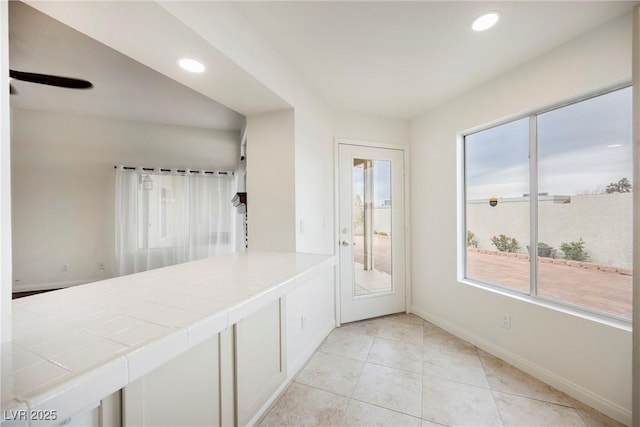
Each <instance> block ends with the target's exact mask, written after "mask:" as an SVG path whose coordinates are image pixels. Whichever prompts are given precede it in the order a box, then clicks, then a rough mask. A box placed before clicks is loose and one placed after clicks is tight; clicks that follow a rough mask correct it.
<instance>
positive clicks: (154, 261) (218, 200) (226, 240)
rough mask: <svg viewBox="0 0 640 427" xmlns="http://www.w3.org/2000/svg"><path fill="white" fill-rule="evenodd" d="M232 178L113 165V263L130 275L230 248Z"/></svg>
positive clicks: (232, 239) (232, 241) (232, 232)
mask: <svg viewBox="0 0 640 427" xmlns="http://www.w3.org/2000/svg"><path fill="white" fill-rule="evenodd" d="M234 193H235V190H234V179H233V176H232V175H231V174H228V175H225V174H218V173H217V172H216V173H213V174H208V173H205V172H204V171H200V172H198V173H191V172H190V171H189V170H186V171H185V172H178V171H177V170H171V171H165V170H162V171H160V170H158V169H155V170H145V169H142V168H136V169H135V170H131V169H125V168H124V167H121V166H120V167H117V168H116V201H115V228H116V236H115V239H116V263H117V267H118V274H119V275H124V274H131V273H137V272H139V271H145V270H150V269H153V268H158V267H164V266H167V265H173V264H178V263H181V262H186V261H192V260H196V259H200V258H206V257H209V256H212V255H218V254H223V253H227V252H232V251H234V250H235V247H236V244H235V237H236V236H235V234H236V233H235V229H236V225H235V218H236V216H235V215H233V211H232V209H233V206H232V204H231V199H232V198H233V194H234Z"/></svg>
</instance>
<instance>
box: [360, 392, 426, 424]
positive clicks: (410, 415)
mask: <svg viewBox="0 0 640 427" xmlns="http://www.w3.org/2000/svg"><path fill="white" fill-rule="evenodd" d="M351 400H355V401H356V402H360V403H365V404H367V405H371V406H375V407H376V408H380V409H385V410H387V411H391V412H395V413H396V414H400V415H407V416H409V417H412V418H417V419H419V420H420V421H422V420H423V419H424V418H422V410H421V411H420V415H421V416H419V417H416V416H415V415H413V414H407V413H406V412H402V411H398V410H397V409H391V408H387V407H386V406H382V405H380V404H378V403H373V402H368V401H366V400H362V399H358V398H357V397H352V398H351ZM421 406H422V405H421ZM427 421H429V420H427Z"/></svg>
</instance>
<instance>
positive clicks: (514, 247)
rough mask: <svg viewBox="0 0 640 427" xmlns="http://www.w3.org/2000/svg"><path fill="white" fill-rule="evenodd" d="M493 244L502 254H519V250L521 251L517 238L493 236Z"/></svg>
mask: <svg viewBox="0 0 640 427" xmlns="http://www.w3.org/2000/svg"><path fill="white" fill-rule="evenodd" d="M491 244H492V245H493V246H495V247H496V249H497V250H499V251H500V252H518V249H520V245H519V244H518V241H517V240H516V239H515V238H513V237H508V236H505V235H504V234H501V235H499V236H493V237H492V238H491Z"/></svg>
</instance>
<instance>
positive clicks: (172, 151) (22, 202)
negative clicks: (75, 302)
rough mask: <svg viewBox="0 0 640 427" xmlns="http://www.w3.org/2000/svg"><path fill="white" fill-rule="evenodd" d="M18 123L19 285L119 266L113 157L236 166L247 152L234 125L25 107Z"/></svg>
mask: <svg viewBox="0 0 640 427" xmlns="http://www.w3.org/2000/svg"><path fill="white" fill-rule="evenodd" d="M11 123H12V166H13V170H12V174H13V188H12V191H13V279H14V287H13V288H14V290H15V291H18V290H21V289H30V288H34V287H47V286H60V285H62V286H64V285H66V284H73V283H75V282H78V281H81V282H84V281H93V280H99V279H104V278H107V277H113V276H114V275H115V274H116V270H115V248H114V239H115V237H114V236H115V234H114V233H115V231H114V201H115V193H114V188H115V173H114V169H113V166H114V165H116V164H124V165H129V166H150V167H155V166H165V167H176V168H207V169H214V170H234V169H235V166H236V164H237V163H238V160H239V158H240V133H239V132H234V131H219V130H211V129H199V128H189V127H180V126H166V125H158V124H152V123H142V122H133V121H124V120H114V119H105V118H95V117H87V116H78V115H69V114H58V113H51V112H41V111H29V110H18V109H13V110H12V111H11ZM99 263H104V265H105V268H104V270H100V269H98V264H99ZM63 264H68V265H69V269H68V271H66V272H64V271H62V265H63Z"/></svg>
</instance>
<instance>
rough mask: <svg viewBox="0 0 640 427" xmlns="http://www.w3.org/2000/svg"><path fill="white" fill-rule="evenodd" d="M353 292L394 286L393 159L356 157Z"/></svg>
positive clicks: (365, 292)
mask: <svg viewBox="0 0 640 427" xmlns="http://www.w3.org/2000/svg"><path fill="white" fill-rule="evenodd" d="M352 187H353V215H352V218H353V227H352V229H353V240H354V241H353V243H354V246H353V254H354V287H353V289H354V295H355V296H364V295H371V294H377V293H381V292H390V291H392V290H393V284H392V283H393V281H392V271H391V249H392V248H391V162H390V161H388V160H371V159H353V186H352Z"/></svg>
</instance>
